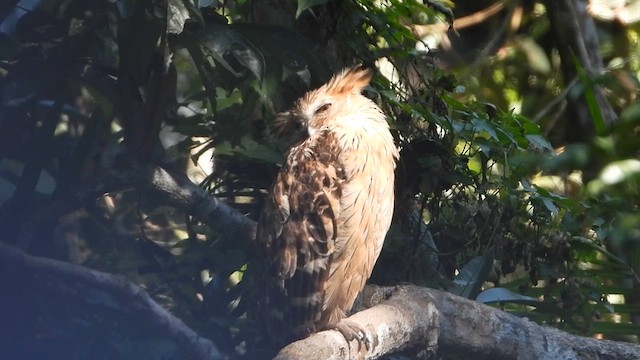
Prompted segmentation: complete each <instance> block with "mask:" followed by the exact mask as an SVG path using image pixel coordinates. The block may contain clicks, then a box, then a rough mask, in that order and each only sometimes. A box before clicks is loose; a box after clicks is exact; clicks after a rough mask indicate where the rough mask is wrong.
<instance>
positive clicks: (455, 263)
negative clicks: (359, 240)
mask: <svg viewBox="0 0 640 360" xmlns="http://www.w3.org/2000/svg"><path fill="white" fill-rule="evenodd" d="M292 4H293V3H292ZM163 5H166V4H162V2H152V1H143V0H138V1H134V0H122V1H117V2H100V1H79V0H78V1H68V2H64V4H63V3H62V2H55V1H45V2H43V4H42V6H40V7H39V8H38V9H34V10H30V11H27V12H26V15H24V16H22V17H20V18H19V20H18V21H17V22H16V23H15V32H14V33H13V36H3V37H2V38H1V39H0V40H1V42H0V56H1V58H2V59H4V60H3V61H2V62H1V63H0V72H1V76H2V77H1V79H0V81H1V84H0V86H1V88H2V90H3V91H2V109H1V110H2V113H1V115H0V116H1V117H0V153H1V154H2V157H1V158H0V161H1V162H0V206H2V213H1V215H2V217H1V218H0V224H1V225H2V229H3V235H4V236H5V238H6V239H9V240H8V242H11V243H14V244H16V245H18V246H21V247H23V248H26V249H29V251H31V252H33V253H36V254H42V255H45V256H51V257H59V258H63V259H66V260H69V261H72V262H75V263H80V264H84V265H86V266H89V267H93V268H98V269H103V270H106V271H109V272H114V273H122V274H126V275H127V277H128V278H130V279H132V280H134V281H136V282H137V283H139V284H142V285H143V286H144V287H145V288H146V290H147V291H149V293H150V294H151V295H152V296H153V297H154V298H155V299H156V300H157V301H159V302H160V303H161V304H162V305H164V306H166V307H168V308H170V309H171V310H172V311H173V312H174V313H175V314H177V315H179V316H180V317H181V318H182V319H184V320H185V321H186V322H187V323H189V325H191V326H192V327H194V328H195V329H197V330H198V331H199V332H201V333H202V334H206V335H207V336H208V337H210V338H212V339H214V340H215V342H216V344H218V345H221V346H224V347H225V348H223V350H224V351H226V352H229V353H233V352H236V351H237V352H240V353H242V352H244V351H245V350H246V349H247V348H249V349H251V348H252V347H250V346H247V345H248V344H252V343H253V342H255V341H256V339H257V338H259V331H258V327H257V325H256V324H255V320H254V319H253V318H252V317H251V316H247V314H246V313H247V310H248V309H249V308H250V306H251V301H252V299H253V298H254V296H253V293H252V291H255V284H254V281H255V279H256V277H257V274H255V273H254V268H253V267H252V266H251V263H252V260H255V259H253V257H254V256H255V255H254V254H253V253H252V251H250V250H248V249H247V246H246V244H240V243H237V242H234V239H226V238H222V237H219V236H218V234H217V233H216V232H215V229H209V228H207V227H205V226H203V225H202V223H200V222H198V221H196V220H195V219H193V218H191V217H189V216H188V215H189V214H186V215H185V214H183V213H181V212H179V211H177V210H175V209H171V208H167V207H165V206H163V205H164V204H157V203H153V202H149V201H140V199H142V198H143V195H144V194H141V193H140V192H139V191H138V190H136V189H131V188H126V189H112V190H110V193H109V195H108V196H100V197H99V198H98V200H97V201H94V197H92V196H91V194H94V193H93V192H91V191H89V189H91V190H93V189H95V187H96V185H97V184H101V179H102V178H103V176H104V174H103V173H102V172H101V171H103V170H100V169H101V168H104V167H112V168H117V166H118V161H119V160H118V159H119V156H126V157H129V158H132V159H135V161H138V162H140V163H148V162H150V163H153V162H156V163H162V164H165V165H166V166H169V167H172V168H174V169H178V170H179V171H183V172H185V173H187V174H188V175H189V176H190V177H191V178H192V179H193V180H194V181H197V182H199V183H200V184H201V185H202V186H203V187H205V188H206V189H208V190H209V191H210V192H211V194H212V195H213V196H216V197H219V198H222V199H224V200H225V201H227V202H228V203H230V204H233V205H234V206H235V207H236V208H237V209H239V210H240V211H242V212H243V213H245V214H247V216H249V217H252V218H254V219H255V217H256V214H257V211H258V209H259V205H260V203H261V200H262V199H263V198H264V196H265V193H266V189H268V187H269V184H270V183H271V181H272V179H273V176H274V174H275V171H276V169H277V166H278V164H279V163H280V162H281V161H282V154H283V152H284V151H285V149H286V147H287V145H288V144H289V143H288V141H287V139H273V138H272V137H271V136H270V135H269V131H268V128H269V124H270V123H271V121H272V120H273V119H274V118H275V114H276V113H277V112H278V111H281V110H284V109H286V108H287V106H289V105H290V104H291V102H292V101H294V100H295V99H296V98H297V97H298V96H299V95H300V94H302V93H303V92H304V91H305V90H306V89H309V88H313V87H315V86H318V85H319V84H322V83H323V82H324V81H325V80H326V79H327V78H328V77H329V76H330V74H331V72H332V71H331V70H336V69H335V68H337V67H340V66H344V65H349V64H352V63H353V62H355V61H361V62H363V63H365V64H367V65H369V66H377V67H378V68H379V69H380V70H381V71H380V74H379V75H377V76H376V77H375V79H374V82H373V84H372V86H371V88H370V89H369V90H368V95H369V96H371V97H372V98H374V100H376V101H377V102H378V103H379V104H380V105H381V106H382V108H383V110H384V111H385V113H386V114H387V115H388V118H389V121H390V123H391V124H392V126H393V129H394V134H395V136H396V140H397V143H398V145H399V146H400V147H401V149H402V154H401V162H400V164H399V167H398V177H397V183H398V187H397V190H396V192H397V194H398V201H397V204H398V205H397V208H398V209H397V214H396V219H395V221H394V226H393V228H392V230H391V231H390V233H389V235H388V238H387V242H386V245H385V250H384V252H383V254H382V256H381V258H380V259H379V262H378V265H377V266H376V269H375V271H374V275H373V278H372V281H374V282H377V283H385V284H398V283H403V282H412V283H417V284H420V285H428V286H435V287H441V288H444V289H447V290H448V291H451V292H454V293H456V294H459V295H463V296H466V297H469V298H475V299H477V300H478V301H483V302H487V303H496V304H498V305H500V306H502V307H503V308H504V309H505V310H508V311H512V312H514V313H516V314H519V315H522V316H528V317H530V318H532V319H534V320H536V321H539V322H543V323H548V324H552V325H554V326H558V327H561V328H564V329H566V330H570V331H573V332H576V333H580V334H584V335H592V334H595V333H601V334H604V335H605V336H607V337H617V336H628V335H632V334H637V333H638V326H639V325H638V322H637V320H636V321H635V322H634V321H633V319H632V317H633V316H634V315H635V316H637V314H638V311H637V306H638V303H637V301H640V299H635V300H634V298H633V294H634V291H635V293H637V288H638V286H640V278H639V277H640V244H639V242H638V241H639V240H638V239H640V236H639V234H638V231H637V229H638V224H639V223H640V215H638V204H639V203H640V193H639V191H638V189H639V187H638V179H639V174H640V165H639V164H640V162H638V154H639V152H640V142H638V140H637V135H638V128H639V127H638V124H639V122H640V106H638V103H637V102H636V95H637V85H638V81H637V74H638V71H639V65H638V61H637V55H638V54H635V56H636V57H633V56H632V55H633V54H630V53H628V52H625V49H627V51H628V49H630V48H633V47H632V46H629V45H637V43H633V41H636V42H637V40H634V39H637V34H638V29H637V26H628V27H626V28H624V29H623V30H624V31H625V32H626V33H624V34H623V35H621V36H619V39H618V38H616V39H613V38H612V39H610V40H608V41H607V42H604V43H603V45H604V46H608V47H609V52H608V53H607V54H606V55H607V57H606V60H608V61H609V63H610V64H611V65H612V66H611V68H610V69H609V70H610V71H609V72H607V73H606V74H604V75H602V76H600V77H598V78H590V77H589V76H587V75H586V74H584V73H583V72H580V71H579V73H580V74H581V76H580V78H579V79H578V80H577V82H576V83H575V84H576V85H575V86H569V85H570V84H563V83H562V81H563V80H562V79H561V77H560V76H559V73H560V65H559V64H558V62H559V59H558V55H557V52H556V50H555V49H554V48H553V44H552V43H551V42H550V41H549V37H551V36H553V35H552V33H551V30H550V28H549V23H548V20H547V17H546V14H545V9H544V6H543V5H542V3H539V2H531V3H529V2H523V3H522V4H519V5H518V6H522V7H523V8H521V9H520V10H522V11H523V14H524V15H523V18H522V23H521V24H520V27H519V28H518V29H515V30H514V29H512V30H511V31H506V30H505V27H504V26H503V22H504V23H505V24H506V21H507V20H509V19H512V17H510V15H513V14H514V11H515V9H516V7H515V6H514V8H510V9H508V11H504V12H502V13H501V15H500V16H497V17H496V18H491V19H489V20H487V21H486V22H485V23H484V24H482V25H481V26H486V27H488V28H489V29H492V30H495V31H482V32H480V31H477V30H475V32H476V33H478V34H479V33H488V34H490V35H491V36H495V37H494V38H492V39H482V41H479V43H480V44H481V45H482V46H485V47H484V48H483V49H478V48H470V47H469V44H463V45H460V44H456V43H455V41H454V45H453V48H452V49H449V50H448V51H445V50H443V49H441V53H438V52H436V51H435V47H436V45H437V44H435V41H436V40H437V38H438V36H441V37H440V38H441V39H442V36H444V34H446V30H447V26H446V25H445V24H442V22H443V21H445V20H446V19H447V18H448V16H449V15H448V14H447V12H446V11H444V8H443V7H442V5H441V4H440V6H434V4H433V2H427V4H426V5H425V4H424V3H422V2H420V1H416V0H410V1H373V0H359V1H348V2H332V1H321V0H320V1H318V0H316V1H313V0H306V1H303V0H299V1H298V2H297V3H296V4H293V8H291V9H286V8H282V9H278V10H279V11H281V12H282V14H284V15H282V14H281V16H282V17H283V18H286V17H287V16H289V17H291V18H295V19H296V20H295V21H296V24H297V28H298V29H305V26H306V27H308V28H311V29H315V30H316V31H308V32H307V33H305V35H306V36H307V37H305V36H303V35H301V34H300V32H302V30H300V31H294V30H292V29H291V27H289V28H287V27H277V26H273V25H265V24H264V22H260V21H257V20H256V17H257V16H258V15H256V13H255V12H252V11H253V10H254V7H255V6H259V5H260V4H258V3H257V2H251V1H235V2H232V1H229V2H222V3H220V4H217V2H202V1H200V2H192V1H189V0H185V1H181V0H170V1H168V6H163ZM467 6H468V5H467ZM14 10H15V11H20V9H19V8H18V7H16V8H15V9H14ZM457 10H458V11H460V12H464V11H465V5H464V4H462V2H460V4H458V7H457ZM467 10H469V9H468V8H467ZM476 10H477V9H476ZM286 11H290V13H289V14H288V15H287V13H286ZM271 20H273V19H271ZM276 20H282V19H276ZM286 21H293V20H290V19H289V20H286ZM286 21H283V22H285V23H286ZM5 23H6V21H5ZM434 23H435V24H441V25H444V27H443V28H442V27H441V28H442V29H444V30H442V31H439V32H438V31H434V32H433V33H431V34H429V35H428V36H423V37H420V36H417V32H416V28H415V27H414V28H411V27H410V26H408V24H411V25H416V26H422V25H432V24H434ZM603 28H604V29H603V32H605V30H606V27H604V26H603ZM317 29H325V30H326V32H324V30H323V31H318V30H317ZM432 29H438V28H432ZM461 31H464V30H461ZM494 33H495V35H494ZM606 33H607V34H608V35H611V34H612V32H606ZM449 34H452V32H451V31H450V32H449ZM313 35H316V37H315V38H314V37H313ZM478 36H479V35H478ZM620 39H622V40H620ZM614 40H620V41H624V42H626V43H627V44H626V46H616V44H614V43H613V41H614ZM434 44H435V45H434ZM498 48H499V50H498ZM331 49H339V51H338V52H337V53H331ZM454 52H458V54H453V53H454ZM494 53H495V54H494ZM454 55H456V56H454ZM489 55H493V56H489ZM469 59H472V60H471V61H469ZM469 63H470V64H469ZM620 63H621V64H623V65H621V66H619V67H614V66H613V65H614V64H620ZM329 64H333V65H335V66H334V69H330V66H329ZM575 66H576V67H578V68H579V67H580V64H575ZM443 67H448V70H446V71H445V70H441V69H442V68H443ZM621 79H622V80H621ZM567 82H568V81H567ZM594 85H603V86H606V87H607V89H608V90H609V97H610V102H611V103H613V104H614V105H615V107H616V110H618V111H619V112H620V113H621V114H622V116H621V118H620V121H619V122H618V123H616V124H614V125H612V126H610V127H605V125H604V123H603V121H602V120H601V119H600V120H598V121H596V124H595V125H596V127H597V129H598V132H597V136H596V137H595V138H593V139H584V141H583V142H581V143H576V144H569V145H567V146H566V147H564V148H563V150H562V151H558V150H556V149H555V148H557V146H560V145H565V141H564V139H563V135H562V134H563V133H564V132H566V131H567V130H566V129H563V125H564V123H562V122H558V118H559V116H556V115H555V114H554V113H553V112H552V111H550V110H549V108H548V107H547V106H546V105H547V104H550V103H554V102H556V101H557V99H558V98H563V97H565V96H582V97H584V98H585V99H586V101H587V102H588V105H589V109H591V110H592V112H593V113H594V114H595V113H598V106H599V105H598V103H597V102H596V100H595V98H594V96H593V95H592V91H593V90H592V89H593V86H594ZM629 89H631V91H629ZM594 118H595V119H599V118H598V117H597V116H594ZM634 135H635V136H634ZM158 139H161V141H160V143H159V142H158ZM548 139H551V142H550V141H549V140H548ZM552 143H553V145H552ZM25 144H30V146H26V147H25ZM122 144H124V145H125V146H126V149H127V150H126V152H125V151H123V150H122V149H121V148H120V147H121V145H122ZM123 153H124V154H125V155H123ZM211 164H213V165H211ZM78 189H80V190H78ZM85 192H86V193H87V194H89V195H88V196H86V197H84V198H83V197H82V196H81V195H82V194H84V193H85ZM69 199H71V200H69ZM31 224H36V225H37V226H30V225H31ZM25 229H29V230H25ZM14 239H15V240H14ZM612 295H623V296H626V298H624V301H620V298H619V297H618V298H616V297H615V296H612ZM611 300H615V302H614V301H611ZM94 301H95V302H94V304H95V307H96V308H95V309H94V308H88V309H81V310H82V311H78V312H77V313H74V312H73V311H70V310H69V309H64V307H61V309H62V310H64V311H62V310H60V313H61V314H64V315H68V317H65V316H59V317H55V319H53V320H51V321H50V322H48V323H47V324H49V325H50V324H51V323H55V324H58V328H51V327H50V326H49V325H47V326H42V327H40V328H38V329H37V330H36V332H41V333H46V334H48V335H49V336H51V337H52V338H54V339H57V340H60V339H62V340H64V341H58V342H59V343H67V342H70V339H73V338H74V336H75V334H77V333H79V332H87V331H95V332H96V333H98V334H100V335H104V336H105V337H108V336H109V335H110V334H113V333H114V332H117V329H118V327H119V326H123V325H122V324H123V323H125V324H126V325H125V326H133V325H131V324H130V323H129V322H127V319H125V318H121V319H120V320H121V324H118V321H114V320H112V319H110V318H112V317H113V316H114V315H113V314H114V313H117V310H118V309H117V308H114V306H113V304H112V303H110V302H109V300H108V299H104V298H100V297H97V298H96V299H94ZM62 302H63V300H60V301H59V302H56V304H60V303H62ZM33 306H34V307H37V308H39V309H40V310H38V311H40V313H45V312H44V311H43V310H42V307H43V306H44V305H43V304H41V303H40V304H35V305H33ZM85 310H86V311H85ZM34 312H35V310H34ZM87 313H92V314H95V317H94V318H93V320H87V318H88V316H87ZM107 319H109V321H106V320H107ZM34 321H35V320H34ZM87 321H88V322H89V323H90V325H89V326H88V325H86V322H87ZM45 322H46V321H45ZM79 323H81V324H82V325H80V326H79V325H78V324H79ZM137 331H139V334H144V335H140V336H139V338H140V339H141V340H140V341H139V342H137V343H135V344H136V345H131V347H127V346H123V345H122V344H124V343H126V341H125V340H122V339H115V340H113V341H111V340H110V341H107V342H105V343H103V344H100V346H106V347H107V348H108V349H109V352H108V354H111V355H113V356H114V357H127V356H129V357H135V355H131V354H132V353H136V352H138V351H139V352H141V353H144V352H145V351H144V349H145V348H146V347H147V346H149V345H148V344H152V346H151V347H160V348H163V349H167V350H166V351H167V352H168V353H171V354H173V352H175V353H176V355H175V356H179V355H178V350H176V349H175V348H174V345H173V344H171V343H170V342H169V341H168V340H167V339H164V338H163V337H162V336H160V335H156V334H153V333H150V332H149V331H148V329H144V328H143V327H141V328H139V329H138V330H137ZM111 338H113V337H111ZM627 339H629V340H634V339H632V338H629V337H627ZM635 340H637V339H635ZM105 344H106V345H105ZM92 346H94V345H91V344H90V345H86V346H85V345H76V347H75V348H73V349H59V350H58V351H59V352H58V353H57V354H59V355H61V356H63V357H71V355H70V353H72V352H75V353H76V354H80V355H76V357H82V354H85V353H89V352H91V351H92V350H93V348H92ZM136 346H137V347H136ZM132 348H135V349H132ZM141 349H142V350H141Z"/></svg>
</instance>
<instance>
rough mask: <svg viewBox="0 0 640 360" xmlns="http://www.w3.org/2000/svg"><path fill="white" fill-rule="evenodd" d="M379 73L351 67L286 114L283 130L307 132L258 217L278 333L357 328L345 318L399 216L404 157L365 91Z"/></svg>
mask: <svg viewBox="0 0 640 360" xmlns="http://www.w3.org/2000/svg"><path fill="white" fill-rule="evenodd" d="M370 80H371V72H370V71H369V70H366V69H364V68H362V67H354V68H351V69H348V70H345V71H343V72H342V73H340V74H337V75H336V76H334V77H333V78H332V79H331V80H330V81H329V82H328V83H327V84H325V85H324V86H322V87H320V88H319V89H317V90H314V91H310V92H309V93H307V94H305V95H304V96H303V97H302V98H301V99H299V100H298V101H297V102H296V104H295V105H294V107H293V108H292V109H291V110H290V111H288V112H286V113H283V114H282V115H281V116H279V118H278V121H277V127H276V130H278V131H280V132H283V133H293V132H296V131H298V130H300V129H302V131H303V132H304V133H305V137H304V138H303V139H301V140H300V142H299V143H298V144H297V145H295V146H293V147H292V148H291V150H290V151H289V152H288V154H287V158H286V161H285V163H284V165H283V167H282V169H280V172H279V174H278V176H277V178H276V181H275V184H274V185H273V189H272V193H271V197H270V198H269V199H268V200H267V202H266V204H265V207H264V210H263V212H262V216H261V218H260V222H259V226H258V236H257V241H258V244H259V245H260V246H261V248H262V251H263V256H264V259H265V272H264V274H263V281H262V286H263V288H262V296H261V312H262V314H261V316H262V319H263V322H264V326H265V332H266V333H267V335H268V336H269V337H271V338H275V339H277V340H276V341H277V342H279V343H285V342H289V341H293V340H296V339H299V338H302V337H305V336H307V335H309V334H311V333H313V332H316V331H320V330H324V329H330V328H338V329H339V330H341V332H342V333H343V334H345V336H346V337H347V335H353V333H351V334H348V333H349V332H350V330H349V326H347V327H344V326H341V325H342V323H340V321H341V319H343V318H344V317H345V315H346V314H347V313H348V312H349V311H350V310H351V307H352V306H353V302H354V300H355V298H356V296H357V295H358V293H359V292H360V290H362V288H363V287H364V284H365V282H366V280H367V279H368V278H369V276H370V275H371V271H372V270H373V265H374V264H375V262H376V259H377V258H378V255H379V254H380V250H381V249H382V243H383V241H384V237H385V235H386V232H387V230H388V229H389V226H390V224H391V217H392V214H393V180H394V169H395V161H396V159H397V157H398V151H397V148H396V147H395V145H394V143H393V138H392V136H391V133H390V132H389V126H388V124H387V122H386V120H385V117H384V115H383V113H382V111H381V110H380V108H378V106H377V105H376V104H375V103H374V102H373V101H371V100H369V99H367V98H366V97H364V96H363V95H362V94H361V91H362V89H363V88H364V87H365V86H367V85H368V84H369V81H370ZM345 329H347V330H349V331H346V332H347V333H345ZM351 330H353V332H355V331H357V329H355V330H354V329H351Z"/></svg>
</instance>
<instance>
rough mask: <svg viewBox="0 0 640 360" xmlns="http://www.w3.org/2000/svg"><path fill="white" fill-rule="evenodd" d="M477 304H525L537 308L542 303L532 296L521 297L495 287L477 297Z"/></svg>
mask: <svg viewBox="0 0 640 360" xmlns="http://www.w3.org/2000/svg"><path fill="white" fill-rule="evenodd" d="M476 301H477V302H481V303H483V304H487V303H492V302H501V303H507V302H509V303H515V304H523V305H531V306H536V305H538V304H539V303H540V302H541V301H540V300H538V299H536V298H532V297H530V296H525V295H520V294H517V293H514V292H513V291H511V290H508V289H505V288H501V287H495V288H491V289H487V290H485V291H483V292H481V293H480V294H478V296H477V297H476Z"/></svg>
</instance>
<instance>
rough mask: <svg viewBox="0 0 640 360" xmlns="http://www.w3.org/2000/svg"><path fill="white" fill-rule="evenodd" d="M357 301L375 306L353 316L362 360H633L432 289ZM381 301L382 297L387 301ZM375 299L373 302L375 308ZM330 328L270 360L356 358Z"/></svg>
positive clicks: (629, 348)
mask: <svg viewBox="0 0 640 360" xmlns="http://www.w3.org/2000/svg"><path fill="white" fill-rule="evenodd" d="M364 297H365V298H368V299H371V298H373V299H380V300H382V303H381V304H379V305H377V306H374V307H372V308H370V309H367V310H364V311H362V312H359V313H356V314H355V315H353V316H351V317H350V318H349V320H350V321H353V322H356V323H358V324H360V325H361V326H362V327H363V328H364V329H366V331H367V334H366V335H367V337H368V338H375V339H376V341H374V342H373V346H372V349H371V351H370V352H368V353H367V354H366V356H365V358H366V359H376V358H378V357H380V356H381V355H383V354H385V353H389V352H392V351H399V350H406V349H413V351H414V352H416V354H414V356H416V357H420V358H432V357H433V354H435V353H436V351H437V352H438V353H440V354H446V355H453V356H456V355H457V356H460V357H462V358H467V357H469V355H470V354H473V358H474V359H611V360H613V359H638V358H640V347H639V346H637V345H634V344H629V343H622V342H615V341H608V340H597V339H591V338H586V337H580V336H575V335H571V334H568V333H565V332H563V331H560V330H557V329H554V328H550V327H545V326H541V325H538V324H536V323H534V322H532V321H529V320H528V319H525V318H518V317H516V316H513V315H511V314H508V313H506V312H504V311H501V310H499V309H496V308H492V307H489V306H486V305H483V304H480V303H477V302H475V301H471V300H467V299H464V298H461V297H459V296H455V295H453V294H450V293H446V292H443V291H439V290H433V289H427V288H421V287H417V286H411V285H408V286H400V287H396V288H388V287H387V288H385V287H377V286H367V287H366V288H365V291H364ZM387 298H388V300H386V301H385V300H384V299H387ZM375 302H376V301H374V303H375ZM358 355H359V354H358V349H357V347H355V346H352V347H351V348H350V347H349V346H348V344H347V342H346V341H345V339H344V338H343V337H342V335H340V333H338V332H337V331H333V330H331V331H323V332H320V333H317V334H314V335H312V336H310V337H308V338H306V339H303V340H300V341H297V342H295V343H293V344H290V345H288V346H287V347H285V348H284V349H282V350H281V351H280V353H279V354H278V356H277V357H276V359H278V360H284V359H287V360H294V359H320V358H322V359H349V358H352V359H353V358H358Z"/></svg>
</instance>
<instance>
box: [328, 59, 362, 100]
mask: <svg viewBox="0 0 640 360" xmlns="http://www.w3.org/2000/svg"><path fill="white" fill-rule="evenodd" d="M372 77H373V71H371V69H369V68H367V67H365V66H364V65H362V64H358V65H355V66H353V67H351V68H348V69H345V70H343V71H342V72H341V73H340V74H337V75H335V76H334V78H333V79H331V81H330V82H329V84H328V85H329V88H330V89H333V90H335V91H336V92H337V93H342V94H344V93H355V94H359V93H361V92H362V89H364V88H365V87H366V86H367V85H369V82H370V81H371V78H372Z"/></svg>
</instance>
